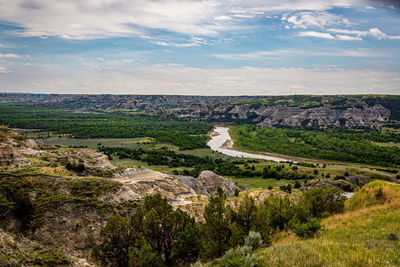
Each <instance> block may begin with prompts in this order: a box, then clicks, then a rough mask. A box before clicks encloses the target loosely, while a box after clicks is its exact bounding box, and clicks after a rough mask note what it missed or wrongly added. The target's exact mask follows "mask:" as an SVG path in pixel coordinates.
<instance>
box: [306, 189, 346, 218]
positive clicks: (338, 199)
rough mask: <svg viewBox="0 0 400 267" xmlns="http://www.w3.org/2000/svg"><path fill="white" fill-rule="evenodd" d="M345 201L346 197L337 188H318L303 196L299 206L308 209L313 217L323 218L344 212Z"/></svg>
mask: <svg viewBox="0 0 400 267" xmlns="http://www.w3.org/2000/svg"><path fill="white" fill-rule="evenodd" d="M345 201H346V197H345V196H342V195H341V192H340V191H339V190H338V189H337V188H335V187H320V186H316V187H314V188H313V189H311V190H308V191H305V192H304V193H303V194H302V196H301V198H300V202H299V206H300V207H303V208H304V209H306V210H307V212H309V215H310V216H311V217H317V218H322V217H326V216H327V215H330V214H334V213H340V212H343V210H344V202H345Z"/></svg>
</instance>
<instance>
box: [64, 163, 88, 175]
mask: <svg viewBox="0 0 400 267" xmlns="http://www.w3.org/2000/svg"><path fill="white" fill-rule="evenodd" d="M65 168H66V169H67V170H70V171H74V172H77V173H81V172H83V171H85V170H86V167H85V164H83V163H82V162H80V163H78V164H76V163H75V162H72V163H71V162H67V163H66V164H65Z"/></svg>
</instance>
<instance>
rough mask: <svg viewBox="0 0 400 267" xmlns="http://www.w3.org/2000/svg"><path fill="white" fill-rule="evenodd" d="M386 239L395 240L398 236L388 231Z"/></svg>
mask: <svg viewBox="0 0 400 267" xmlns="http://www.w3.org/2000/svg"><path fill="white" fill-rule="evenodd" d="M387 239H388V240H390V241H397V240H399V237H398V236H397V234H396V233H390V234H389V235H388V237H387Z"/></svg>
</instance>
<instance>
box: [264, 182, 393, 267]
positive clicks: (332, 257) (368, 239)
mask: <svg viewBox="0 0 400 267" xmlns="http://www.w3.org/2000/svg"><path fill="white" fill-rule="evenodd" d="M379 187H382V189H383V192H384V197H383V198H382V199H378V200H377V199H376V195H375V194H376V192H377V191H378V188H379ZM374 199H375V201H373V200H374ZM354 200H357V201H349V202H348V203H347V211H346V212H345V213H343V214H338V215H335V216H332V217H329V218H326V219H324V220H323V225H324V227H325V229H324V230H323V232H322V236H321V237H319V238H314V239H307V240H299V239H296V238H294V237H293V236H289V237H287V238H286V239H284V240H281V241H279V242H277V243H275V244H274V245H272V246H271V247H269V248H266V249H262V250H259V251H258V254H259V255H260V257H261V261H262V265H263V266H400V253H399V251H400V241H391V240H389V239H388V238H387V237H388V235H389V233H391V232H393V233H396V234H397V235H398V236H399V235H400V185H397V184H390V183H387V182H382V181H376V182H373V183H371V184H369V185H368V186H366V187H365V188H364V189H362V190H360V191H359V192H358V193H356V194H355V195H354Z"/></svg>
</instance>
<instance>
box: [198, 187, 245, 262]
mask: <svg viewBox="0 0 400 267" xmlns="http://www.w3.org/2000/svg"><path fill="white" fill-rule="evenodd" d="M226 198H227V197H226V194H225V192H224V191H223V190H222V188H221V187H220V186H218V188H217V193H216V195H215V196H214V197H212V198H211V199H210V202H209V204H208V205H207V206H206V208H205V210H204V219H205V224H204V228H203V229H204V233H205V238H206V244H205V254H206V256H207V257H209V258H216V257H220V256H222V255H223V254H224V252H225V251H226V250H228V249H229V248H231V247H233V246H236V245H237V244H238V243H239V242H240V239H241V237H242V236H243V235H242V233H241V231H240V229H239V227H238V226H237V224H236V223H233V220H232V217H233V216H234V211H233V210H232V209H231V208H230V207H229V206H226V205H225V201H226Z"/></svg>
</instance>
